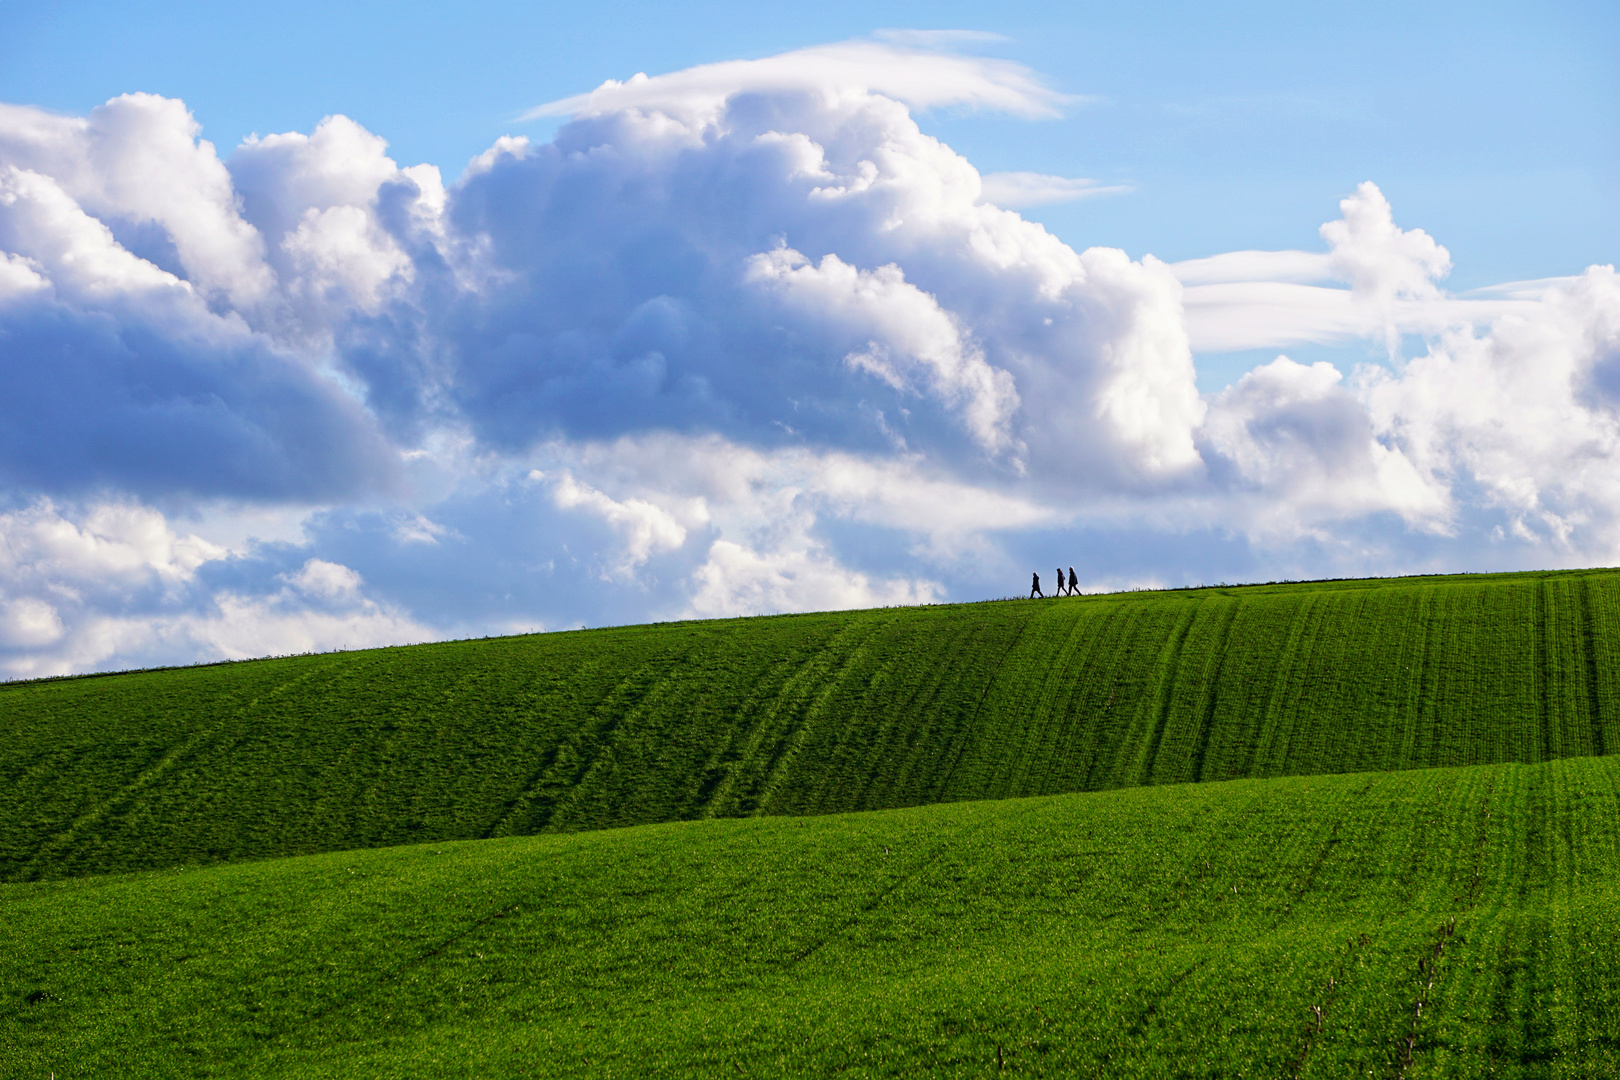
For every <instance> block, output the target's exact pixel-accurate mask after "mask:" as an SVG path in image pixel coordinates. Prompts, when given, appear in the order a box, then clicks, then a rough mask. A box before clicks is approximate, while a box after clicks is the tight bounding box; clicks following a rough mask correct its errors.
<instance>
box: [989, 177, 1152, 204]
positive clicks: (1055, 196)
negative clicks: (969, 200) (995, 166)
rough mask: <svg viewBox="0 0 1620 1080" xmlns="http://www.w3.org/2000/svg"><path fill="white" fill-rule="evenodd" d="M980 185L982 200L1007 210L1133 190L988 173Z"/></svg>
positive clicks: (1073, 179) (1071, 179) (1074, 179)
mask: <svg viewBox="0 0 1620 1080" xmlns="http://www.w3.org/2000/svg"><path fill="white" fill-rule="evenodd" d="M980 182H981V184H982V187H981V188H980V191H981V194H980V196H979V198H980V200H981V201H983V202H987V203H991V204H993V205H995V206H1000V207H1003V208H1004V209H1007V210H1021V209H1023V208H1024V207H1028V206H1049V205H1051V204H1053V203H1065V202H1075V201H1077V200H1079V199H1092V198H1096V197H1097V196H1099V195H1121V194H1124V193H1126V192H1128V191H1130V190H1131V189H1130V187H1128V186H1126V185H1123V184H1111V185H1102V184H1098V183H1097V181H1095V180H1086V179H1083V178H1081V177H1066V176H1048V175H1046V174H1045V173H1033V172H998V173H986V174H985V175H984V176H983V177H982V178H981V180H980Z"/></svg>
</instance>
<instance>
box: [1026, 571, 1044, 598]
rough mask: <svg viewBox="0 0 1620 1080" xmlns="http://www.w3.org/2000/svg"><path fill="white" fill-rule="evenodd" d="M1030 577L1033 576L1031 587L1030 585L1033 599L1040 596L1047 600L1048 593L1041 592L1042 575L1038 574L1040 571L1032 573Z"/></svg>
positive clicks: (1030, 594)
mask: <svg viewBox="0 0 1620 1080" xmlns="http://www.w3.org/2000/svg"><path fill="white" fill-rule="evenodd" d="M1030 578H1031V584H1030V587H1029V598H1030V599H1031V600H1033V599H1035V598H1036V597H1037V596H1038V597H1040V598H1041V599H1042V600H1045V599H1046V594H1045V593H1043V592H1041V575H1040V574H1038V573H1036V574H1031V575H1030Z"/></svg>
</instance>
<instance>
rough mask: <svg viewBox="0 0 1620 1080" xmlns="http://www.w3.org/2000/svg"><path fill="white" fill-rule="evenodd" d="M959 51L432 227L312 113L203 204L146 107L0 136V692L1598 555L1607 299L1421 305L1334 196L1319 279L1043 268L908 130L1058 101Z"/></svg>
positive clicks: (640, 145)
mask: <svg viewBox="0 0 1620 1080" xmlns="http://www.w3.org/2000/svg"><path fill="white" fill-rule="evenodd" d="M970 43H971V42H969V41H968V40H967V39H963V38H960V37H950V36H947V37H946V38H937V39H936V38H929V37H926V36H922V37H919V36H916V35H911V36H904V35H901V36H895V35H888V36H887V37H886V39H885V40H884V41H864V42H853V43H844V44H841V45H833V46H824V47H819V48H816V49H807V50H799V51H797V52H793V53H788V54H784V55H782V56H778V57H772V58H767V59H764V60H756V61H738V62H732V63H726V64H716V65H706V66H704V67H700V68H694V69H691V70H688V71H685V72H677V73H672V74H670V75H664V76H658V77H655V78H644V77H638V78H637V79H632V80H630V81H628V82H625V83H609V84H606V85H604V86H603V87H602V88H599V89H598V90H597V91H595V92H593V93H591V94H588V95H581V96H580V97H577V98H571V99H568V100H567V101H564V102H559V103H554V104H553V106H551V107H549V109H550V112H551V113H553V114H556V115H566V116H568V117H569V119H568V120H567V122H565V123H564V124H563V125H562V126H561V127H560V129H559V130H558V132H557V134H556V136H555V138H554V139H553V140H552V141H550V142H546V143H532V142H530V141H528V140H525V139H521V138H503V139H501V140H499V141H498V142H497V143H496V144H495V146H493V147H492V148H491V150H490V151H489V152H488V153H486V154H484V155H480V157H479V158H478V159H476V160H475V162H474V163H473V165H472V166H471V167H469V168H468V169H467V171H466V172H465V174H464V175H463V176H462V177H461V179H460V180H459V181H458V182H457V183H456V184H455V185H453V186H452V187H450V188H448V189H446V188H445V187H444V185H443V184H442V183H441V181H440V177H439V173H438V170H437V169H436V168H434V167H432V166H427V165H417V166H411V167H405V168H402V167H400V166H399V165H398V164H397V163H396V162H395V161H394V160H393V159H392V158H390V157H389V155H388V152H387V149H388V148H387V144H386V143H385V142H384V140H383V139H382V138H380V137H379V136H377V135H375V134H373V133H371V132H368V131H366V130H365V129H364V128H362V127H361V126H360V125H358V124H356V123H354V122H353V121H352V120H349V119H347V118H345V117H341V116H333V117H328V118H326V119H325V120H323V121H322V122H321V123H320V124H319V125H318V126H317V127H316V128H315V130H314V131H313V132H311V133H309V134H307V135H306V134H300V133H297V132H287V133H280V134H273V135H268V136H265V137H262V138H253V139H250V140H248V141H247V142H246V143H244V144H243V145H242V146H240V147H238V148H237V149H236V150H235V151H234V152H233V153H232V154H231V155H230V156H229V157H228V159H227V160H226V161H223V162H222V161H221V160H220V159H219V157H218V155H216V154H215V152H214V149H213V147H212V146H211V145H209V144H208V143H206V142H204V141H202V140H201V139H200V138H199V137H198V136H199V132H198V130H197V126H196V123H195V121H194V120H193V119H192V117H191V115H190V114H189V112H187V110H186V109H185V107H184V105H183V104H181V103H179V102H175V101H169V100H165V99H161V98H156V97H150V96H144V95H133V96H130V97H126V98H119V99H115V100H114V101H113V102H109V103H108V105H107V106H104V107H103V108H102V109H98V110H96V111H95V112H94V113H93V114H92V115H91V116H90V117H87V118H70V117H69V118H64V117H56V116H52V115H50V114H47V113H43V112H40V111H39V110H33V109H23V108H14V107H5V108H0V377H3V378H4V380H5V385H6V387H7V393H6V394H5V395H3V396H0V482H3V483H4V485H5V488H6V490H7V491H8V492H10V493H11V496H10V497H11V498H12V499H13V500H14V501H13V502H11V503H9V504H7V505H6V507H0V664H3V665H5V670H6V671H8V672H10V673H12V674H18V673H40V672H46V671H59V670H75V669H81V668H83V667H86V666H92V665H101V664H114V665H119V664H129V663H146V662H156V660H158V659H162V660H172V659H175V658H181V657H184V658H212V657H225V656H240V655H250V654H252V653H253V652H254V651H255V650H258V651H273V652H287V651H300V650H304V649H312V648H330V647H338V646H342V645H351V646H358V645H365V644H378V643H383V642H386V641H403V640H417V639H420V638H424V637H428V636H433V635H435V634H443V633H447V632H450V631H451V630H456V631H458V632H473V633H479V632H484V629H485V628H488V627H492V626H511V627H528V626H533V625H537V624H543V625H552V626H558V625H577V624H578V622H581V621H584V622H591V623H593V624H594V623H598V622H601V621H609V620H616V621H635V620H638V619H642V618H647V617H651V616H655V615H661V616H667V615H675V614H682V613H686V614H722V613H737V612H755V611H774V610H795V609H802V608H808V607H841V606H851V605H861V604H877V603H916V602H924V601H928V600H933V599H937V598H943V597H945V596H962V597H964V598H965V597H966V596H978V595H985V594H986V591H987V590H989V591H990V593H991V594H994V593H995V592H999V591H1008V590H1011V589H1013V588H1016V586H1017V585H1019V584H1021V583H1022V581H1024V580H1027V569H1021V568H1022V567H1024V565H1025V563H1027V562H1030V561H1034V562H1035V563H1037V564H1038V565H1042V566H1046V565H1048V564H1049V563H1050V562H1051V561H1052V559H1053V558H1054V557H1063V556H1061V555H1060V554H1059V552H1062V551H1063V550H1066V549H1067V547H1068V546H1069V545H1071V544H1074V543H1077V542H1078V540H1077V539H1076V538H1080V537H1085V538H1088V539H1087V540H1086V542H1087V543H1093V544H1097V545H1103V544H1111V545H1112V547H1111V548H1110V552H1111V554H1110V556H1109V557H1110V558H1112V559H1114V560H1115V562H1116V563H1117V564H1118V565H1117V567H1113V568H1107V567H1098V568H1093V569H1089V570H1088V571H1087V575H1086V576H1087V577H1088V578H1089V579H1091V580H1093V581H1099V582H1100V581H1111V582H1118V583H1123V582H1139V581H1170V580H1177V575H1187V574H1193V573H1205V572H1208V573H1210V574H1211V575H1212V576H1230V577H1232V578H1235V577H1237V576H1239V575H1238V574H1236V573H1232V574H1230V575H1227V574H1226V571H1225V570H1224V568H1221V569H1212V570H1208V571H1206V570H1203V569H1199V568H1204V567H1210V568H1214V567H1217V566H1218V565H1219V566H1221V567H1224V566H1225V564H1218V563H1217V560H1218V559H1219V558H1225V557H1226V556H1225V555H1222V554H1220V551H1219V550H1218V549H1219V547H1220V545H1221V544H1229V545H1230V550H1237V551H1239V552H1241V553H1246V554H1247V555H1248V556H1249V557H1252V558H1254V559H1257V560H1263V561H1265V562H1266V564H1267V565H1268V566H1269V565H1272V564H1275V563H1279V562H1285V561H1286V560H1288V559H1297V560H1298V561H1300V562H1301V563H1304V564H1306V565H1305V567H1304V569H1305V570H1306V571H1307V572H1317V573H1322V572H1339V571H1341V570H1343V569H1345V568H1349V567H1353V568H1356V569H1363V570H1364V569H1369V568H1377V569H1382V570H1386V571H1387V570H1393V569H1401V568H1409V567H1410V566H1411V565H1413V562H1412V560H1416V559H1418V558H1419V555H1417V554H1414V552H1429V553H1431V554H1428V555H1423V556H1422V557H1424V558H1435V559H1439V558H1441V556H1435V555H1432V553H1433V552H1435V551H1440V552H1442V553H1451V555H1447V556H1446V557H1453V556H1455V557H1458V558H1460V557H1461V555H1467V556H1469V557H1473V556H1476V555H1479V554H1480V553H1482V552H1483V553H1487V554H1489V553H1492V552H1496V553H1500V552H1507V554H1492V555H1491V557H1492V558H1497V559H1499V560H1500V561H1503V562H1511V561H1512V560H1513V559H1520V560H1528V561H1529V562H1531V563H1541V564H1546V563H1548V562H1552V561H1557V560H1560V559H1562V560H1566V561H1567V560H1578V559H1582V558H1592V559H1604V560H1610V561H1612V558H1613V557H1614V556H1617V555H1620V539H1617V537H1620V482H1617V481H1615V480H1614V479H1612V478H1613V477H1615V476H1620V468H1617V467H1616V466H1617V465H1620V461H1617V459H1616V455H1617V454H1620V426H1617V425H1620V419H1617V417H1620V344H1617V333H1620V332H1617V330H1616V327H1617V325H1620V315H1617V314H1616V311H1617V308H1620V300H1617V293H1620V289H1617V286H1616V284H1615V277H1614V274H1613V271H1612V270H1607V269H1604V268H1594V269H1592V270H1589V271H1587V273H1585V274H1584V275H1580V276H1575V277H1566V278H1558V279H1547V280H1542V281H1535V282H1516V283H1508V284H1505V285H1503V286H1500V287H1497V288H1494V289H1485V290H1473V291H1471V292H1469V293H1466V294H1462V295H1452V294H1450V293H1448V292H1446V290H1445V289H1444V288H1443V282H1444V280H1445V278H1446V274H1447V272H1448V271H1449V269H1450V256H1449V253H1448V252H1447V251H1446V249H1445V248H1444V247H1442V246H1441V245H1440V244H1439V242H1438V241H1437V240H1436V239H1435V238H1433V237H1430V236H1429V235H1428V234H1427V233H1425V232H1424V231H1423V230H1421V229H1416V228H1402V227H1400V226H1399V225H1397V224H1396V217H1395V214H1394V212H1393V211H1392V209H1391V207H1390V206H1389V203H1388V201H1387V200H1386V199H1385V198H1384V197H1383V195H1382V193H1381V192H1380V191H1379V190H1378V189H1377V188H1376V187H1375V186H1373V185H1371V184H1363V185H1361V186H1360V187H1359V188H1357V189H1356V191H1354V192H1352V193H1350V194H1349V195H1348V196H1347V197H1346V198H1345V199H1344V200H1343V202H1342V203H1341V204H1340V210H1341V217H1340V218H1339V219H1338V220H1336V221H1332V222H1329V223H1327V224H1326V225H1324V226H1323V228H1322V230H1321V237H1322V241H1323V250H1319V251H1277V252H1263V251H1239V252H1230V253H1225V254H1217V255H1213V256H1211V257H1209V258H1205V259H1198V260H1190V261H1187V262H1182V263H1178V264H1175V265H1171V266H1167V265H1165V264H1163V263H1161V262H1159V261H1158V260H1156V259H1154V258H1152V257H1151V256H1144V257H1142V258H1140V259H1133V258H1131V257H1129V256H1128V255H1127V254H1126V253H1125V252H1122V251H1118V250H1113V249H1106V248H1091V249H1086V250H1076V249H1074V248H1071V247H1069V246H1068V245H1067V244H1065V243H1063V242H1062V241H1060V240H1058V239H1057V238H1056V237H1055V236H1053V235H1052V234H1050V233H1048V232H1047V231H1046V230H1045V229H1044V228H1042V227H1041V226H1040V225H1038V224H1035V223H1033V222H1030V221H1027V220H1025V219H1024V218H1022V217H1021V216H1020V215H1019V214H1017V213H1015V212H1013V211H1012V210H1010V209H1008V208H1007V207H1008V206H1013V205H1025V206H1027V205H1036V204H1038V203H1039V202H1042V201H1053V200H1056V199H1058V198H1068V197H1078V196H1082V195H1084V196H1089V195H1091V194H1099V193H1101V192H1102V191H1103V190H1104V189H1102V188H1099V187H1097V186H1095V185H1092V184H1091V183H1090V182H1088V181H1081V180H1074V179H1067V178H1062V177H1050V176H1044V175H1040V174H1033V173H1000V174H991V175H989V176H981V175H980V174H979V172H978V171H977V170H976V169H975V168H974V166H973V164H972V163H971V162H969V161H968V160H966V159H965V158H964V157H962V156H961V155H959V154H957V153H956V152H955V151H954V150H952V149H951V148H950V147H949V146H947V145H945V144H944V143H942V142H940V141H939V140H938V139H935V138H933V137H931V136H928V135H926V134H924V133H923V131H922V130H921V129H920V128H919V127H918V124H917V121H916V118H915V116H914V115H913V111H914V110H915V109H921V108H929V107H934V106H944V105H953V106H964V107H974V108H988V109H999V110H1003V111H1010V112H1013V113H1016V114H1020V115H1042V114H1044V113H1047V112H1050V111H1051V110H1053V109H1055V108H1056V107H1057V106H1058V105H1059V104H1061V100H1062V99H1060V98H1059V97H1058V96H1057V95H1055V94H1053V93H1051V92H1050V91H1049V90H1047V89H1045V88H1044V87H1042V86H1041V84H1040V83H1039V81H1038V80H1036V79H1035V78H1034V77H1033V76H1032V75H1031V74H1030V73H1029V72H1027V71H1025V70H1024V69H1022V68H1018V67H1017V66H1015V65H1009V64H1006V63H1003V62H999V61H994V60H986V59H982V58H974V57H965V56H961V55H956V54H951V53H948V52H942V51H939V50H940V49H941V48H948V47H951V46H953V45H965V44H970ZM1401 335H1420V336H1421V337H1422V338H1423V339H1424V342H1425V343H1424V344H1423V345H1421V346H1419V350H1418V351H1423V350H1426V352H1425V353H1424V355H1421V356H1417V357H1415V358H1412V359H1405V358H1403V357H1402V356H1401V355H1400V354H1399V352H1398V350H1396V349H1395V348H1394V345H1395V344H1396V343H1397V342H1398V341H1399V340H1400V339H1401ZM1355 341H1364V342H1369V343H1372V344H1374V345H1377V344H1383V345H1384V346H1385V347H1386V348H1387V349H1388V350H1389V360H1388V363H1387V364H1384V365H1380V366H1376V367H1363V368H1359V369H1356V370H1353V371H1352V370H1350V369H1349V368H1348V367H1347V366H1344V365H1341V366H1339V367H1335V366H1333V365H1332V364H1329V363H1326V362H1320V361H1318V362H1314V363H1298V362H1295V360H1292V359H1289V358H1287V357H1278V358H1276V359H1274V360H1271V361H1270V362H1268V363H1265V364H1262V365H1260V366H1259V367H1257V368H1255V369H1254V370H1253V371H1250V372H1248V373H1247V374H1245V375H1244V376H1242V377H1241V378H1238V379H1236V380H1235V381H1234V382H1233V385H1232V386H1230V387H1229V388H1227V389H1226V390H1225V391H1223V392H1222V393H1220V394H1215V395H1209V396H1207V397H1206V396H1203V395H1200V394H1199V392H1198V389H1197V384H1196V381H1195V375H1196V370H1195V360H1194V356H1195V352H1212V351H1219V350H1228V351H1235V350H1242V349H1254V348H1260V347H1268V348H1277V349H1282V348H1288V349H1293V348H1295V346H1304V345H1312V346H1315V345H1322V344H1332V343H1335V342H1355ZM1295 355H1296V356H1298V355H1311V358H1312V359H1316V356H1315V354H1314V353H1312V354H1300V353H1296V354H1295ZM526 477H527V478H529V479H528V481H527V482H526V481H525V478H526ZM155 506H161V507H163V508H164V510H165V513H159V512H158V510H156V509H153V507H155ZM182 523H184V524H182ZM1099 537H1101V538H1103V539H1098V538H1099ZM1189 537H1193V539H1188V538H1189ZM1110 538H1111V539H1110ZM1515 544H1517V545H1521V546H1520V547H1512V545H1515ZM1178 545H1179V546H1178ZM1053 548H1056V549H1057V551H1056V552H1054V551H1053V550H1052V549H1053ZM1212 551H1213V552H1214V553H1211V552H1212ZM1457 553H1461V555H1458V554H1457ZM1482 557H1483V556H1482ZM1077 559H1079V556H1074V555H1071V556H1069V557H1063V561H1064V564H1065V565H1067V564H1068V563H1069V562H1070V561H1076V560H1077ZM1374 559H1383V560H1385V561H1384V562H1378V563H1371V562H1369V560H1374ZM1403 559H1404V560H1407V561H1406V562H1402V561H1401V560H1403ZM1313 560H1315V561H1313ZM1357 560H1361V561H1360V562H1357ZM1081 561H1083V560H1081ZM1014 571H1017V573H1014ZM1296 576H1297V572H1296ZM963 590H968V591H963Z"/></svg>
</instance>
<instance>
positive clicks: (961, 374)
mask: <svg viewBox="0 0 1620 1080" xmlns="http://www.w3.org/2000/svg"><path fill="white" fill-rule="evenodd" d="M747 265H748V272H747V277H748V278H749V280H751V281H755V282H761V283H766V284H768V285H771V286H774V287H775V288H776V289H777V291H778V292H779V293H780V294H781V295H783V296H784V297H786V298H787V299H788V300H789V301H790V302H793V303H796V304H798V305H799V306H800V307H801V308H802V309H804V310H806V311H807V312H809V313H812V314H814V315H815V316H816V317H818V318H821V319H830V320H836V321H839V322H842V323H844V324H845V325H847V326H848V327H849V328H850V330H851V331H852V332H853V333H855V335H856V336H857V337H859V336H865V335H871V336H870V337H869V339H868V340H867V342H866V343H865V346H864V347H863V348H861V349H860V350H859V351H856V352H851V353H848V354H846V355H845V357H844V362H845V363H846V364H848V365H849V366H850V367H852V368H854V369H856V370H858V371H864V372H866V373H868V374H871V375H874V376H876V377H877V378H879V379H882V380H883V381H884V382H886V383H888V384H889V385H890V386H891V387H893V388H894V389H896V390H912V391H913V392H915V391H916V390H917V389H918V388H917V387H916V385H915V384H916V382H917V381H919V380H917V379H916V378H914V377H913V375H914V373H915V374H917V375H920V376H921V380H920V381H921V382H922V383H923V384H924V386H925V387H926V388H927V389H928V390H930V391H932V392H933V393H934V394H935V395H936V396H938V397H939V398H940V399H941V400H943V401H944V402H945V403H946V404H948V405H950V406H952V407H954V408H959V409H960V410H961V411H962V413H963V414H964V418H965V420H966V423H967V427H968V429H969V430H970V431H971V432H972V433H973V437H974V439H975V440H976V441H977V442H978V443H979V445H981V446H983V447H984V448H985V449H986V450H989V451H992V452H995V451H1000V450H1004V449H1016V446H1015V444H1014V441H1013V439H1012V437H1011V435H1009V434H1008V430H1007V429H1008V425H1009V424H1010V422H1011V420H1012V415H1013V413H1014V411H1015V410H1016V409H1017V408H1018V391H1017V389H1016V388H1015V387H1014V385H1013V379H1012V376H1011V375H1010V374H1009V373H1007V372H1006V371H1002V370H998V369H996V368H994V367H992V366H990V364H988V363H986V362H985V359H984V353H983V351H982V350H980V349H979V348H978V347H977V346H975V345H974V344H973V343H972V342H970V341H968V340H966V339H965V337H964V335H963V333H962V329H961V327H960V326H959V325H958V324H957V322H956V320H955V319H953V318H952V317H951V315H950V313H949V312H947V311H946V310H945V309H943V308H942V307H940V306H939V302H938V301H937V300H935V299H934V297H932V296H929V295H928V294H927V293H925V292H923V291H922V290H921V289H919V288H917V287H916V286H914V285H911V284H909V283H908V282H907V281H906V279H905V273H904V272H903V271H902V270H901V269H900V268H899V267H898V266H896V265H894V264H893V263H890V264H888V265H886V266H880V267H878V268H876V269H875V270H858V269H857V268H855V267H853V266H850V265H848V264H847V263H845V262H843V261H841V260H840V259H839V258H838V256H837V255H827V256H825V257H824V258H822V260H821V263H820V265H819V266H814V265H811V264H810V262H809V260H807V259H806V258H805V257H804V256H803V255H801V254H799V253H798V252H797V251H793V250H792V249H790V248H778V249H777V250H775V251H772V252H768V253H763V254H759V255H755V256H753V257H752V258H750V259H749V260H748V264H747Z"/></svg>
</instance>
